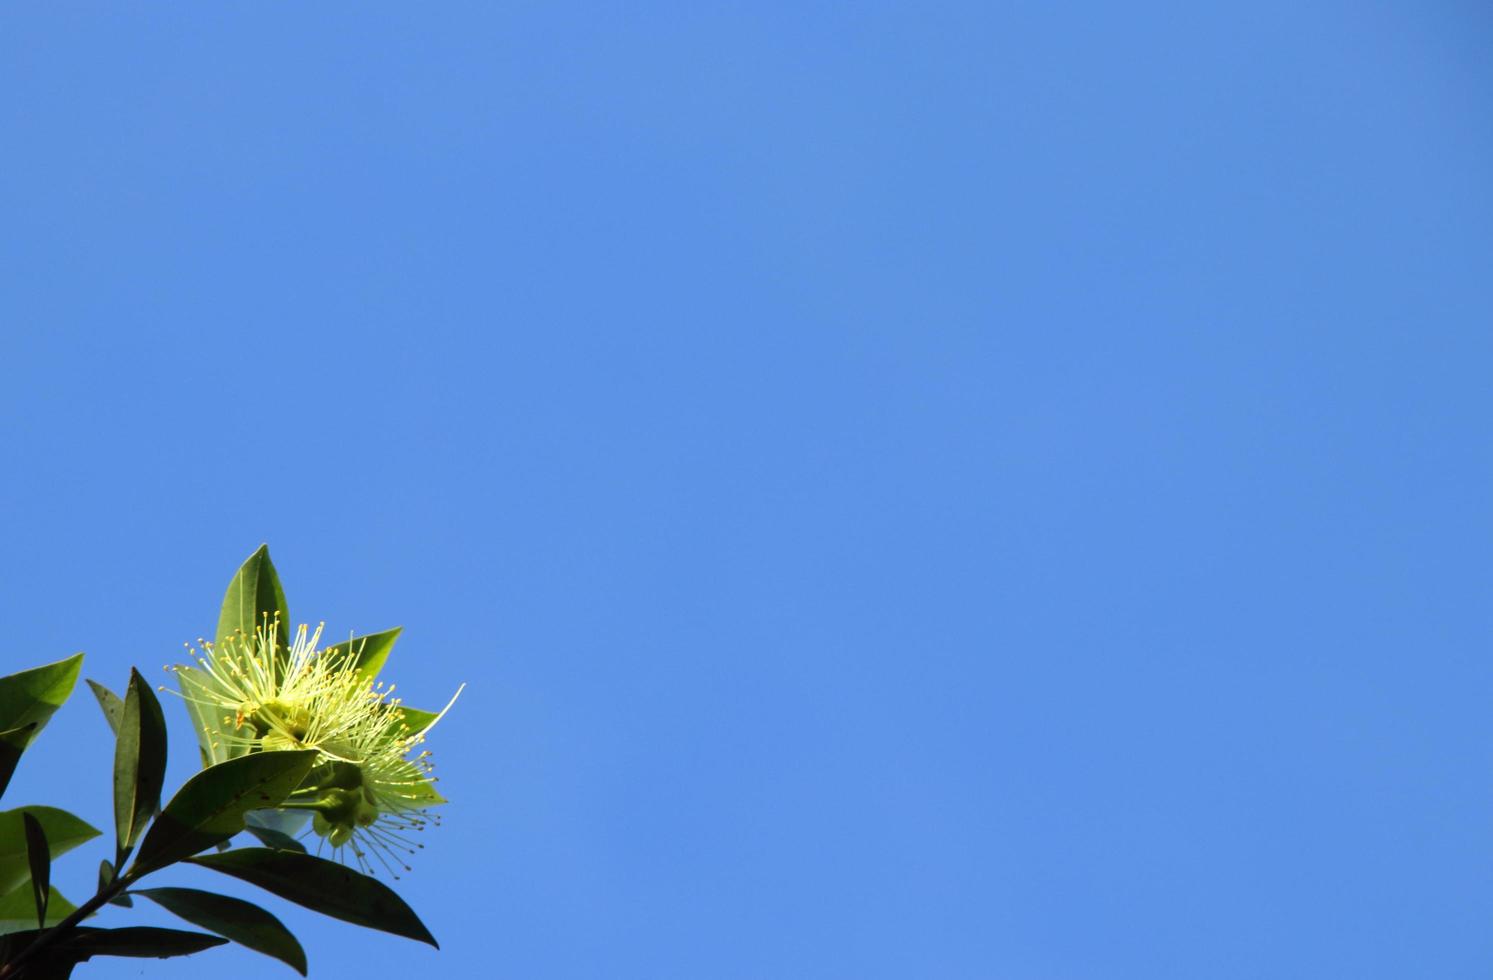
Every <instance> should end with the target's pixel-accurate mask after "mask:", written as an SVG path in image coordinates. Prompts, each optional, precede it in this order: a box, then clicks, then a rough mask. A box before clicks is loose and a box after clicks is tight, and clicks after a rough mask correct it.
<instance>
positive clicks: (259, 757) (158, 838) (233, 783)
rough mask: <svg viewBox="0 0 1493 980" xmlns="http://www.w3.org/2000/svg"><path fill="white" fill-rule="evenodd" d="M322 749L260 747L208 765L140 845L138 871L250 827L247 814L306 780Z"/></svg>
mask: <svg viewBox="0 0 1493 980" xmlns="http://www.w3.org/2000/svg"><path fill="white" fill-rule="evenodd" d="M315 761H316V752H315V751H314V750H311V749H307V750H305V751H298V752H256V753H255V754H253V755H246V756H241V757H239V758H237V759H229V760H228V761H227V762H220V763H218V764H217V765H215V766H213V767H212V768H210V769H204V770H202V771H201V772H199V773H198V774H197V775H195V776H193V777H192V778H191V779H189V780H187V783H186V785H185V786H183V787H182V788H181V789H180V790H178V791H177V794H176V796H174V797H172V799H171V802H170V803H167V804H166V809H164V810H162V811H161V815H160V816H158V817H156V819H155V823H153V824H151V826H150V830H149V831H147V832H146V834H145V840H144V841H143V842H142V843H141V844H140V853H139V856H137V857H136V858H135V864H134V867H133V869H132V871H135V872H144V871H148V870H151V869H154V868H159V867H163V866H165V865H167V864H170V863H172V862H173V861H179V860H181V859H182V858H184V857H186V856H188V855H189V854H196V853H197V852H198V851H201V850H204V849H206V848H209V847H211V846H213V845H214V844H216V843H218V842H220V841H226V840H228V838H230V837H232V836H233V835H234V834H236V833H238V832H239V831H241V830H243V829H244V814H246V813H248V812H249V811H250V810H258V809H262V808H265V807H273V806H275V805H276V804H278V803H279V802H280V801H282V800H284V799H285V797H287V796H289V795H290V794H291V792H293V791H294V790H295V788H296V787H297V786H299V785H300V783H301V780H302V779H304V778H305V777H306V773H307V772H309V771H310V770H311V765H312V763H314V762H315Z"/></svg>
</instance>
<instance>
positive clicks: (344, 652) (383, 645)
mask: <svg viewBox="0 0 1493 980" xmlns="http://www.w3.org/2000/svg"><path fill="white" fill-rule="evenodd" d="M402 629H403V627H401V626H396V627H394V628H393V629H391V630H384V631H383V632H382V633H369V634H368V635H367V636H355V637H353V638H352V639H351V640H348V641H346V642H345V643H337V644H334V645H333V646H329V647H327V648H326V650H325V652H323V654H322V656H324V657H330V658H332V659H333V660H334V661H336V660H341V659H342V658H343V657H352V658H353V659H354V660H355V661H356V662H357V664H358V674H359V676H361V677H362V678H363V679H364V680H369V681H371V680H373V678H375V677H377V676H378V672H379V670H380V669H382V668H383V666H384V661H385V660H388V659H389V652H390V651H391V650H393V649H394V641H395V640H397V639H399V633H400V630H402Z"/></svg>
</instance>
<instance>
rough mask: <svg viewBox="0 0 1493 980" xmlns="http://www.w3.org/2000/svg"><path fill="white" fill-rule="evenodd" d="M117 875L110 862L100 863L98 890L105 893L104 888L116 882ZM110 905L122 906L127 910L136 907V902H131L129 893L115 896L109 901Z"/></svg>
mask: <svg viewBox="0 0 1493 980" xmlns="http://www.w3.org/2000/svg"><path fill="white" fill-rule="evenodd" d="M116 873H117V872H116V871H115V868H114V865H112V864H110V863H109V862H108V861H100V862H99V863H98V890H99V891H103V890H104V887H105V886H106V885H108V884H109V882H111V881H113V880H114V875H115V874H116ZM109 904H110V905H120V906H123V907H124V908H127V909H128V908H133V907H134V905H135V903H134V902H132V901H130V893H129V892H120V893H119V894H118V895H115V896H114V897H113V898H111V899H109Z"/></svg>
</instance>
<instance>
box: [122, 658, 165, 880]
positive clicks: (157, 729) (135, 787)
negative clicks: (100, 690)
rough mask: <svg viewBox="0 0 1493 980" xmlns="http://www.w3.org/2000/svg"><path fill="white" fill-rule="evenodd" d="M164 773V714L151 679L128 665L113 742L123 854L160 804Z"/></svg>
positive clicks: (133, 843)
mask: <svg viewBox="0 0 1493 980" xmlns="http://www.w3.org/2000/svg"><path fill="white" fill-rule="evenodd" d="M165 779H166V719H165V718H164V717H163V716H162V715H161V704H160V702H159V701H157V700H156V696H155V694H154V693H153V692H152V691H151V689H150V685H149V684H147V683H146V682H145V678H143V677H141V676H140V672H139V671H138V670H135V669H134V668H131V669H130V686H129V688H128V690H127V691H126V693H125V697H124V713H123V714H122V715H121V717H120V719H119V737H118V738H117V739H115V742H114V827H115V830H116V831H117V833H118V835H119V836H118V840H119V852H120V853H121V854H123V853H124V852H125V851H128V850H129V849H130V848H132V847H134V846H135V844H136V842H138V841H139V840H140V835H141V834H143V833H145V826H146V824H147V823H149V822H150V818H151V817H152V816H154V815H155V812H156V811H157V810H159V809H160V807H161V784H162V783H163V782H164V781H165Z"/></svg>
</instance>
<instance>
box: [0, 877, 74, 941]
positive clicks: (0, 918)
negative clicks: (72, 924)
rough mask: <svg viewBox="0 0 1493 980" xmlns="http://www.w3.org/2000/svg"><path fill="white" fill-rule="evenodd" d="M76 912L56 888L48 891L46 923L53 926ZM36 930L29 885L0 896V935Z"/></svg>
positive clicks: (33, 898) (32, 899)
mask: <svg viewBox="0 0 1493 980" xmlns="http://www.w3.org/2000/svg"><path fill="white" fill-rule="evenodd" d="M76 911H78V907H77V906H76V905H74V904H73V903H72V902H69V901H68V900H67V899H66V898H64V897H63V895H62V893H61V892H59V891H58V890H57V889H56V888H50V889H48V893H47V921H46V924H47V925H49V926H55V925H56V924H57V923H59V922H61V921H62V920H63V919H65V918H67V917H68V916H70V915H72V914H73V913H74V912H76ZM27 929H30V930H33V931H34V930H35V929H36V897H35V895H33V894H32V891H31V886H30V885H29V884H26V885H22V886H21V887H20V888H17V889H15V890H14V891H12V892H10V893H8V894H6V895H0V933H11V932H23V931H25V930H27Z"/></svg>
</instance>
